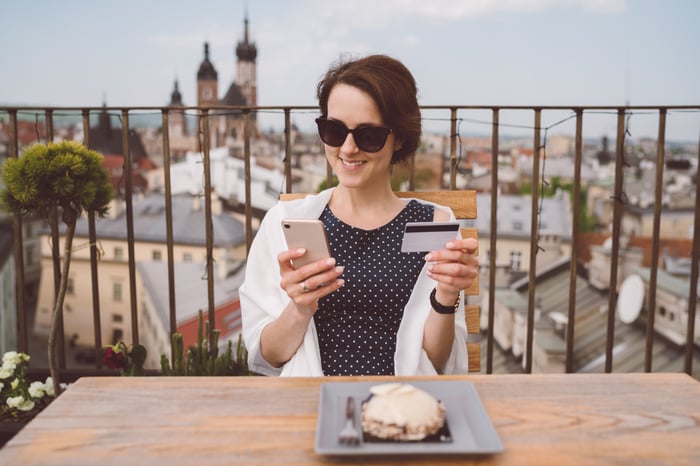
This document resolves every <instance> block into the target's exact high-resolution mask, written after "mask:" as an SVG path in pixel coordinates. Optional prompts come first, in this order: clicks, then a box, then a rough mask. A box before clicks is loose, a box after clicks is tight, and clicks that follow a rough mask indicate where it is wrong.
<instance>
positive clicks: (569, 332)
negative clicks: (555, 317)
mask: <svg viewBox="0 0 700 466" xmlns="http://www.w3.org/2000/svg"><path fill="white" fill-rule="evenodd" d="M575 112H576V136H575V138H576V142H575V149H574V151H575V153H574V158H575V161H574V193H573V196H574V199H573V202H574V208H573V214H572V225H571V262H570V263H569V317H568V322H567V324H566V372H567V373H571V372H573V371H574V331H575V329H574V327H575V326H576V286H577V278H578V276H577V270H578V248H579V235H580V231H579V230H580V228H581V226H580V221H579V220H580V217H579V215H580V211H581V160H582V157H583V110H581V109H576V110H575Z"/></svg>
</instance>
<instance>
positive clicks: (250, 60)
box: [236, 13, 258, 106]
mask: <svg viewBox="0 0 700 466" xmlns="http://www.w3.org/2000/svg"><path fill="white" fill-rule="evenodd" d="M244 27H245V29H244V33H243V41H242V42H238V46H237V47H236V58H237V62H236V84H237V85H238V88H239V89H240V90H241V94H243V97H244V98H245V101H246V103H247V104H248V105H251V106H255V105H257V104H258V85H257V76H256V64H255V60H256V58H257V57H258V48H257V47H256V46H255V43H253V42H250V40H249V36H248V14H247V13H246V17H245V21H244Z"/></svg>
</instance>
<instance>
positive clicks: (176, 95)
mask: <svg viewBox="0 0 700 466" xmlns="http://www.w3.org/2000/svg"><path fill="white" fill-rule="evenodd" d="M168 107H171V108H172V110H171V111H170V112H168V118H169V120H170V125H169V126H170V128H169V130H170V134H171V135H176V136H187V121H186V120H185V111H184V109H183V107H184V104H183V103H182V94H181V93H180V89H179V86H178V82H177V79H176V80H175V88H174V89H173V92H172V94H170V103H169V104H168Z"/></svg>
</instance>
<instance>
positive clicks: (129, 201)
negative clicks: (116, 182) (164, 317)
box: [112, 109, 139, 345]
mask: <svg viewBox="0 0 700 466" xmlns="http://www.w3.org/2000/svg"><path fill="white" fill-rule="evenodd" d="M122 147H123V148H124V179H125V185H124V191H125V192H124V198H125V199H126V236H127V242H128V243H127V248H128V251H129V300H130V301H129V303H130V309H131V339H132V343H133V344H134V345H138V344H139V321H138V307H137V300H136V253H135V251H134V205H133V196H132V193H133V184H132V167H133V161H132V159H131V150H130V148H129V111H128V110H127V109H122ZM112 343H116V342H112Z"/></svg>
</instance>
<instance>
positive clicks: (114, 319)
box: [112, 314, 124, 322]
mask: <svg viewBox="0 0 700 466" xmlns="http://www.w3.org/2000/svg"><path fill="white" fill-rule="evenodd" d="M123 321H124V318H123V317H122V315H121V314H112V322H123Z"/></svg>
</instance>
